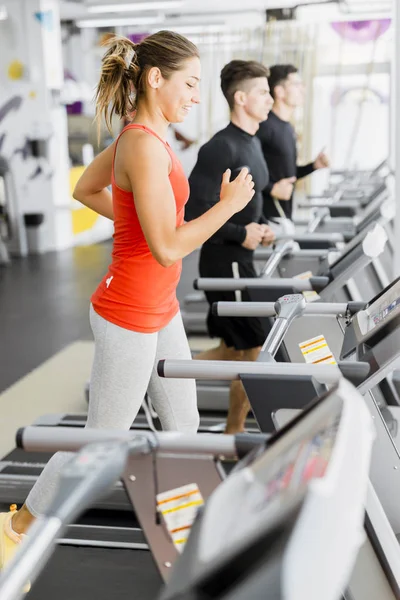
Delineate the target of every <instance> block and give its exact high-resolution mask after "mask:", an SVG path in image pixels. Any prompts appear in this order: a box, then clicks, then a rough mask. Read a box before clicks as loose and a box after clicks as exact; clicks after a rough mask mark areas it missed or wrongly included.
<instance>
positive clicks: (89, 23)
mask: <svg viewBox="0 0 400 600" xmlns="http://www.w3.org/2000/svg"><path fill="white" fill-rule="evenodd" d="M163 20H164V19H163V18H162V17H160V16H159V15H157V16H156V17H136V18H134V17H132V18H129V19H127V18H124V17H121V18H118V19H114V18H111V19H82V20H80V21H77V22H76V26H77V27H79V28H80V29H83V28H85V27H118V26H121V27H124V26H125V25H129V26H131V25H155V24H156V23H160V24H161V23H162V22H163Z"/></svg>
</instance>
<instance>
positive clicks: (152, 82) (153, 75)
mask: <svg viewBox="0 0 400 600" xmlns="http://www.w3.org/2000/svg"><path fill="white" fill-rule="evenodd" d="M162 80H163V76H162V75H161V71H160V69H159V68H158V67H151V69H150V70H149V72H148V74H147V82H148V84H149V86H150V87H152V88H153V89H157V88H159V87H160V85H161V83H162Z"/></svg>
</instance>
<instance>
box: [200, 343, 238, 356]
mask: <svg viewBox="0 0 400 600" xmlns="http://www.w3.org/2000/svg"><path fill="white" fill-rule="evenodd" d="M235 352H237V351H236V350H235V348H232V347H231V348H228V346H227V345H226V343H225V342H224V340H221V341H220V344H219V346H216V347H215V348H210V349H209V350H205V351H204V352H199V353H198V354H196V355H195V356H193V358H194V360H236V359H235V357H234V356H235Z"/></svg>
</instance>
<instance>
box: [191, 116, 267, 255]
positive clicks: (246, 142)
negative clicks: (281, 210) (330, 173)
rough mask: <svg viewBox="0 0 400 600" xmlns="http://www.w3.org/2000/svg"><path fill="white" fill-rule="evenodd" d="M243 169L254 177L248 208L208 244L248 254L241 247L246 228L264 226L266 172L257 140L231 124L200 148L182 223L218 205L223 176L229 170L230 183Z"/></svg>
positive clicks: (247, 251) (234, 217) (217, 233)
mask: <svg viewBox="0 0 400 600" xmlns="http://www.w3.org/2000/svg"><path fill="white" fill-rule="evenodd" d="M242 167H248V168H249V171H250V173H251V175H252V177H253V181H254V189H255V192H256V193H255V194H254V196H253V198H252V199H251V200H250V202H249V203H248V204H247V206H246V207H245V208H244V209H243V210H242V211H240V212H239V213H236V214H235V215H233V217H231V218H230V219H229V221H228V222H227V223H225V225H223V226H222V227H221V228H220V229H219V230H218V231H217V232H216V233H215V234H214V235H213V236H212V237H211V238H210V240H209V242H210V243H214V244H229V245H232V246H234V247H237V248H241V251H243V252H245V253H251V254H252V251H251V250H246V248H243V247H242V246H241V244H242V243H243V242H244V240H245V238H246V229H245V225H248V224H249V223H267V221H266V219H265V218H264V216H263V212H262V206H263V199H262V190H263V189H264V188H265V186H266V185H267V184H268V180H269V175H268V168H267V165H266V164H265V160H264V157H263V153H262V150H261V144H260V140H259V139H258V138H257V136H255V135H251V134H249V133H247V132H246V131H243V129H240V128H239V127H237V126H236V125H234V124H233V123H229V125H228V126H227V127H226V128H225V129H222V130H221V131H219V132H218V133H216V134H215V135H214V137H212V138H211V140H210V141H209V142H207V143H206V144H204V146H202V147H201V148H200V151H199V155H198V157H197V163H196V165H195V166H194V169H193V171H192V173H191V174H190V177H189V185H190V197H189V201H188V203H187V205H186V210H185V219H186V220H187V221H190V220H192V219H196V218H197V217H199V216H201V215H202V214H204V213H205V212H206V211H207V210H209V209H210V208H211V207H212V206H213V205H214V204H216V203H217V202H218V201H219V193H220V189H221V182H222V175H223V173H224V172H225V171H226V169H231V171H232V176H231V180H232V179H234V178H235V177H236V176H237V175H238V174H239V171H240V169H241V168H242Z"/></svg>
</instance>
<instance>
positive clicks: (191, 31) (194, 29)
mask: <svg viewBox="0 0 400 600" xmlns="http://www.w3.org/2000/svg"><path fill="white" fill-rule="evenodd" d="M168 29H170V30H171V31H175V32H176V33H182V34H183V35H196V34H209V33H223V32H224V31H227V30H228V28H227V26H226V24H225V23H220V24H213V25H209V24H207V23H206V24H204V25H187V26H185V25H176V26H174V25H172V24H170V25H168ZM153 31H154V32H155V31H156V30H153Z"/></svg>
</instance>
